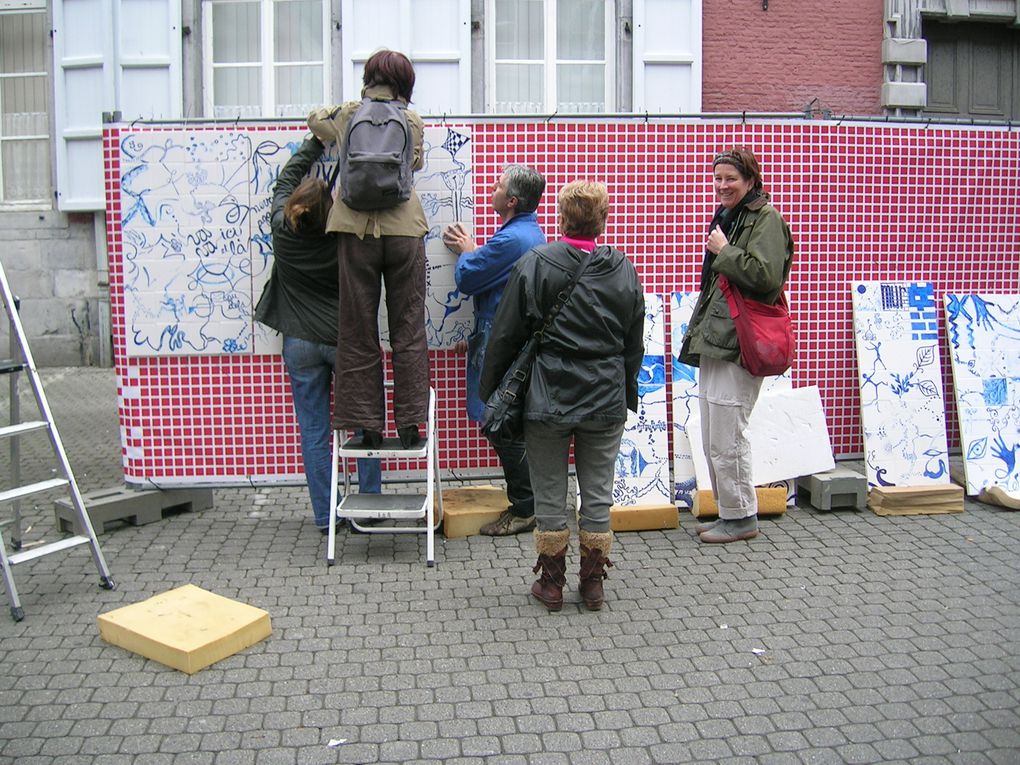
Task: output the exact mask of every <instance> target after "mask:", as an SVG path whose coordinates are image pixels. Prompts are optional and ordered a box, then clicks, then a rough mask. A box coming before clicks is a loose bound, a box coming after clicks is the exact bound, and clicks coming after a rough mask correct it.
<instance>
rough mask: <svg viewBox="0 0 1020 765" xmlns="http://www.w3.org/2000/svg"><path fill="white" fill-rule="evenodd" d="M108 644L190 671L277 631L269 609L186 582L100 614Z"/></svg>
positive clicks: (203, 666)
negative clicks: (138, 601)
mask: <svg viewBox="0 0 1020 765" xmlns="http://www.w3.org/2000/svg"><path fill="white" fill-rule="evenodd" d="M97 622H98V624H99V635H100V637H102V638H103V640H105V641H106V642H107V643H111V644H113V645H116V646H120V647H121V648H126V649H127V650H129V651H131V652H133V653H137V654H140V655H141V656H144V657H145V658H147V659H152V660H153V661H158V662H159V663H160V664H165V665H166V666H168V667H173V668H174V669H179V670H180V671H181V672H186V673H188V674H189V675H190V674H193V673H195V672H198V671H199V670H200V669H204V668H205V667H208V666H209V665H210V664H214V663H215V662H217V661H220V660H221V659H225V658H227V657H228V656H233V655H234V654H235V653H237V652H238V651H241V650H243V649H245V648H247V647H248V646H251V645H254V644H255V643H257V642H259V641H260V640H263V639H265V638H267V637H269V635H270V634H271V633H272V631H273V628H272V624H271V621H270V618H269V613H268V612H266V611H263V610H262V609H261V608H255V607H254V606H249V605H247V604H245V603H238V602H237V601H235V600H230V599H229V598H224V597H222V596H220V595H216V594H215V593H212V592H208V591H206V590H203V589H202V588H200V587H196V586H195V585H193V584H186V585H184V586H183V587H178V588H176V589H174V590H170V591H168V592H164V593H162V594H160V595H156V596H154V597H151V598H149V599H148V600H143V601H142V602H141V603H135V604H134V605H130V606H124V607H123V608H118V609H115V610H113V611H109V612H107V613H105V614H100V615H99V617H98V618H97Z"/></svg>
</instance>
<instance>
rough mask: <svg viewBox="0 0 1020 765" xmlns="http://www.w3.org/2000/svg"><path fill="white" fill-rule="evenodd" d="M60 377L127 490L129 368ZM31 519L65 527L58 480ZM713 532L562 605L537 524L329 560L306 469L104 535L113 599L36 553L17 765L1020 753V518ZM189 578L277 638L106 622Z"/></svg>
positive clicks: (78, 456) (10, 659)
mask: <svg viewBox="0 0 1020 765" xmlns="http://www.w3.org/2000/svg"><path fill="white" fill-rule="evenodd" d="M43 377H44V379H45V381H46V387H47V390H48V392H49V395H50V400H51V405H52V406H53V410H54V413H55V416H56V419H57V424H58V427H59V428H60V432H61V434H62V436H63V438H64V441H65V444H66V445H67V448H68V452H69V454H70V457H71V462H72V465H73V466H74V468H75V470H76V475H77V477H78V480H79V482H80V484H81V487H82V489H83V491H90V490H94V489H100V488H107V487H111V486H118V485H120V484H121V478H122V475H121V471H120V447H119V440H118V435H117V434H118V423H117V416H116V410H115V388H114V378H113V373H112V371H111V370H97V369H51V370H43ZM5 387H6V386H5ZM3 406H5V407H6V406H7V401H6V399H3ZM43 443H45V442H43ZM24 451H25V455H26V460H27V462H28V463H29V468H30V472H31V471H38V472H42V473H44V474H45V472H46V467H45V465H46V464H47V461H45V460H43V459H41V458H40V457H39V456H38V455H37V454H36V453H35V452H34V451H32V450H29V449H25V450H24ZM43 453H44V454H48V452H46V451H44V452H43ZM3 469H4V470H5V471H8V470H9V466H8V465H6V464H4V465H3ZM5 474H6V473H5ZM26 518H27V521H28V522H29V523H30V525H31V529H30V530H29V531H28V532H26V534H25V539H26V543H29V544H30V543H31V542H32V541H33V540H34V539H36V538H39V539H41V538H50V539H51V538H53V537H54V535H55V529H54V525H53V515H52V500H51V499H47V500H45V501H44V500H40V502H39V505H37V506H35V507H29V508H27V510H26ZM693 525H694V521H693V519H692V518H691V516H690V515H688V514H686V513H684V514H683V516H682V518H681V528H680V529H679V530H673V531H668V532H658V531H657V532H642V533H627V534H620V535H619V536H618V537H617V546H616V548H615V550H614V553H613V555H612V557H613V559H614V560H615V563H616V567H615V568H613V569H612V570H611V572H610V578H609V579H608V580H607V582H606V586H607V602H606V606H605V608H604V609H603V610H602V611H601V612H598V613H589V612H587V611H585V610H584V609H583V608H582V607H580V606H579V605H578V599H577V595H576V590H574V582H573V581H570V580H568V583H569V586H570V590H569V592H568V594H567V599H568V601H569V602H568V603H567V604H566V605H565V607H564V609H563V611H562V612H560V613H558V614H549V613H546V611H545V610H544V609H543V608H541V607H540V606H538V605H537V604H536V603H534V602H531V601H530V600H529V598H528V595H527V593H528V588H529V586H530V582H531V581H532V579H533V575H532V573H531V566H532V564H533V562H534V553H533V547H532V540H531V537H530V535H522V536H520V537H514V538H508V539H490V538H486V537H471V538H468V539H459V540H450V541H446V540H442V538H441V537H439V538H437V565H436V567H435V568H432V569H428V568H426V567H425V565H424V563H423V559H424V551H423V548H424V539H422V538H418V537H414V536H411V537H409V536H389V535H387V536H381V535H380V536H363V535H358V536H347V535H342V536H341V537H340V538H339V549H338V562H337V565H336V566H334V567H332V568H327V567H326V565H325V563H324V559H323V555H324V544H323V538H322V537H321V536H320V535H319V534H318V533H317V532H316V530H315V528H314V527H313V525H312V520H311V512H310V510H309V508H308V506H307V502H306V497H305V492H304V489H303V488H297V487H288V488H246V489H229V490H216V492H215V507H213V508H212V509H209V510H204V511H201V512H196V513H181V514H175V515H170V516H168V517H167V518H165V519H164V520H162V521H160V522H157V523H152V524H148V525H144V526H137V527H134V526H128V525H124V526H119V527H117V528H114V529H111V530H110V532H109V533H107V534H105V535H103V536H101V537H100V540H101V545H102V549H103V551H104V554H105V556H106V558H107V561H108V563H109V566H110V569H111V570H112V572H113V574H114V577H115V579H116V581H117V584H118V589H117V590H115V591H112V592H111V591H107V590H103V589H100V588H99V587H98V586H97V584H98V575H97V574H96V571H95V568H94V566H93V565H92V561H91V558H90V557H89V555H88V553H87V551H85V550H84V548H78V549H76V550H74V551H71V552H68V553H66V554H64V555H50V556H46V557H44V558H40V559H38V560H35V561H33V562H31V563H26V564H24V565H21V566H18V567H17V569H16V570H15V573H16V577H17V584H18V587H19V591H20V594H21V600H22V604H23V607H24V610H25V614H26V615H25V619H24V620H23V621H21V622H14V621H12V620H11V619H9V618H7V615H6V613H4V614H0V763H17V764H18V765H57V764H58V763H61V764H64V763H108V764H109V765H119V764H120V763H144V765H161V764H163V763H166V764H168V765H169V764H170V763H173V764H175V765H176V764H177V763H180V764H182V765H183V764H184V763H188V764H191V763H198V764H202V763H210V764H215V765H232V764H234V763H257V764H265V765H275V764H277V763H279V764H284V765H306V764H314V763H338V762H339V763H409V762H425V761H430V762H436V761H441V762H446V763H455V764H457V765H468V764H469V763H471V764H474V763H478V764H481V763H486V764H487V765H511V764H513V765H517V764H521V765H523V764H524V763H535V764H537V765H560V764H563V765H566V764H568V763H577V764H578V765H580V764H581V763H593V764H599V763H620V764H625V763H685V762H699V763H706V762H720V763H784V764H785V763H874V762H910V763H1003V764H1006V765H1008V764H1013V763H1020V566H1018V556H1020V552H1018V546H1020V544H1018V543H1020V512H1009V511H1005V510H1002V509H998V508H995V507H990V506H985V505H980V504H975V503H968V504H967V511H966V512H965V513H963V514H959V515H941V516H939V515H935V516H915V517H906V518H882V517H878V516H875V515H873V514H872V513H871V512H869V511H863V512H856V511H839V512H833V513H821V512H818V511H815V510H812V509H811V508H808V507H798V508H793V509H791V510H790V511H789V512H787V513H786V514H785V515H784V516H783V517H781V518H780V519H778V520H773V521H768V520H766V521H763V533H762V534H761V536H759V537H758V538H757V539H755V540H753V541H751V542H749V543H741V544H735V545H716V546H706V545H700V544H698V543H697V542H696V541H695V538H694V535H693V531H692V527H693ZM576 566H577V553H576V547H575V548H574V550H573V551H572V554H571V558H570V569H569V570H576ZM187 583H192V584H195V585H198V586H199V587H203V588H206V589H208V590H212V591H215V592H217V593H219V594H220V595H223V596H226V597H229V598H234V599H237V600H240V601H243V602H246V603H250V604H252V605H255V606H258V607H260V608H264V609H266V610H267V611H269V613H270V615H271V617H272V624H273V634H272V636H271V637H270V638H268V639H267V640H264V641H262V642H260V643H258V644H256V645H254V646H252V647H250V648H248V649H246V650H244V651H241V652H240V653H238V654H235V655H234V656H232V657H230V658H228V659H225V660H223V661H221V662H219V663H217V664H215V665H213V666H212V667H210V668H208V669H205V670H203V671H201V672H198V673H197V674H194V675H191V676H189V675H186V674H183V673H181V672H178V671H175V670H172V669H168V668H166V667H164V666H162V665H160V664H157V663H155V662H151V661H148V660H145V659H142V658H140V657H138V656H135V655H132V654H130V653H128V652H127V651H125V650H123V649H120V648H117V647H114V646H111V645H109V644H106V643H104V642H103V641H102V640H101V639H100V638H99V634H98V629H97V626H96V616H97V615H98V614H100V613H102V612H105V611H108V610H111V609H113V608H116V607H119V606H123V605H127V604H131V603H135V602H138V601H140V600H143V599H145V598H148V597H150V596H152V595H155V594H157V593H161V592H164V591H166V590H168V589H170V588H172V587H176V586H180V585H183V584H187ZM338 742H342V743H338ZM331 744H332V745H331Z"/></svg>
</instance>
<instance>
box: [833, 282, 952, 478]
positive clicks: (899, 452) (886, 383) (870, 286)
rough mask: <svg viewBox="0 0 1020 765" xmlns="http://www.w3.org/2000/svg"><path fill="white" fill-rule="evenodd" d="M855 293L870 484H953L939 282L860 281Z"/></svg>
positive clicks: (858, 369)
mask: <svg viewBox="0 0 1020 765" xmlns="http://www.w3.org/2000/svg"><path fill="white" fill-rule="evenodd" d="M851 290H852V295H853V308H854V335H855V338H856V345H857V375H858V384H859V386H860V398H861V425H862V428H863V430H864V452H865V467H866V470H867V477H868V483H869V484H870V485H872V486H915V485H931V484H946V483H949V482H950V476H949V449H948V446H947V440H946V422H945V397H944V395H943V391H942V367H941V364H940V361H939V358H940V356H939V345H938V322H937V317H936V304H935V298H934V288H933V285H932V284H931V283H930V282H857V283H854V284H853V285H851Z"/></svg>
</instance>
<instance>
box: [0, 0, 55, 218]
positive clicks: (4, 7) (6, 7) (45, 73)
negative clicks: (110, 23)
mask: <svg viewBox="0 0 1020 765" xmlns="http://www.w3.org/2000/svg"><path fill="white" fill-rule="evenodd" d="M34 13H41V14H42V15H43V16H44V18H45V23H46V26H47V27H49V26H50V16H49V10H48V8H47V4H46V0H0V15H5V16H13V15H21V14H34ZM42 45H43V61H44V62H45V63H46V68H45V69H43V70H42V71H38V72H18V73H17V74H13V73H12V74H5V73H2V72H0V80H7V79H15V78H22V77H33V78H38V77H42V78H43V79H44V81H45V90H46V126H47V132H46V133H45V134H43V135H19V136H5V135H4V133H3V125H2V124H0V210H2V211H4V212H16V211H18V210H23V211H26V212H28V211H35V210H52V209H53V205H54V199H53V150H52V138H53V85H52V78H51V70H50V63H51V60H52V51H51V50H50V48H49V46H48V44H47V41H46V40H43V41H42ZM0 98H2V93H0ZM38 140H45V141H47V145H48V149H47V151H48V153H49V160H50V167H49V178H48V179H47V185H48V188H49V193H48V194H47V195H46V196H43V197H39V198H37V199H6V198H5V197H4V165H3V153H2V147H3V146H4V145H5V144H10V143H16V142H18V141H38Z"/></svg>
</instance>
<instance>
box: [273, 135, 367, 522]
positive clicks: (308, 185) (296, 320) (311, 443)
mask: <svg viewBox="0 0 1020 765" xmlns="http://www.w3.org/2000/svg"><path fill="white" fill-rule="evenodd" d="M323 148H324V147H323V145H322V143H321V142H320V141H319V139H318V138H308V139H307V140H306V141H305V142H304V143H302V144H301V146H300V148H298V150H297V152H296V153H295V154H294V156H293V157H291V158H290V160H288V162H287V164H286V165H285V166H284V168H283V170H282V171H280V177H279V178H278V179H277V181H276V187H275V189H274V190H273V211H272V221H271V225H272V230H273V271H272V274H271V275H270V277H269V281H268V282H267V283H266V286H265V289H264V290H263V292H262V297H261V298H260V299H259V303H258V305H257V306H256V307H255V318H256V320H258V321H260V322H261V323H263V324H265V325H266V326H268V327H272V328H273V329H275V330H277V331H279V332H280V333H281V334H282V335H283V361H284V363H285V364H286V365H287V375H288V376H289V377H290V389H291V394H292V397H293V399H294V413H295V414H296V415H297V421H298V427H299V428H300V430H301V457H302V459H303V461H304V464H305V478H306V479H307V481H308V494H309V496H310V498H311V502H312V512H313V514H314V516H315V525H316V526H317V527H318V528H319V530H320V531H321V532H322V533H324V534H325V533H326V532H328V531H329V496H330V485H329V482H330V480H331V477H332V470H333V462H332V459H333V454H332V449H331V448H330V437H331V436H332V429H331V428H330V408H329V399H330V391H331V390H332V388H333V371H334V367H335V364H336V338H337V313H338V310H339V289H338V287H337V251H336V234H330V233H327V232H326V218H327V216H328V215H329V212H330V208H331V207H332V205H333V199H332V197H331V196H330V192H329V188H328V186H327V185H326V183H325V181H323V180H322V179H321V178H313V177H309V178H305V175H306V174H307V173H308V171H309V170H310V169H311V167H312V165H313V164H314V163H315V161H316V160H317V159H318V158H319V157H320V156H321V155H322V152H323ZM302 179H303V180H302ZM381 484H382V474H381V472H380V468H379V460H376V459H359V460H358V491H359V493H361V494H378V493H379V492H380V490H381Z"/></svg>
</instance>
